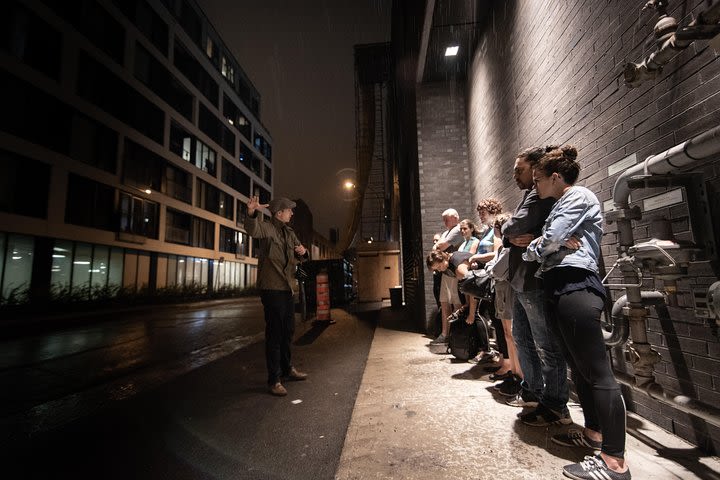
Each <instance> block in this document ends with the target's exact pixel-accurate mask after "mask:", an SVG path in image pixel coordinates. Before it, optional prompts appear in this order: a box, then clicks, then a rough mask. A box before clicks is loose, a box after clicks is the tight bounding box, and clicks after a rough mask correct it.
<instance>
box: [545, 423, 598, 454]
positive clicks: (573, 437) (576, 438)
mask: <svg viewBox="0 0 720 480" xmlns="http://www.w3.org/2000/svg"><path fill="white" fill-rule="evenodd" d="M552 441H553V443H556V444H558V445H562V446H563V447H582V448H592V449H594V450H600V447H602V442H601V441H599V440H593V439H591V438H590V437H588V436H587V435H585V433H584V431H583V429H582V428H571V429H569V430H568V431H567V432H565V433H559V434H557V435H553V436H552Z"/></svg>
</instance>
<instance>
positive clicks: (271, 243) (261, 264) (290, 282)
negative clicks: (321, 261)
mask: <svg viewBox="0 0 720 480" xmlns="http://www.w3.org/2000/svg"><path fill="white" fill-rule="evenodd" d="M245 228H246V229H247V233H248V235H250V236H251V237H255V238H259V239H260V252H259V255H258V257H259V258H258V276H257V287H258V288H259V289H260V290H289V291H291V292H292V291H293V290H294V288H293V287H294V286H295V283H296V281H295V267H296V265H297V263H298V259H299V258H300V257H299V256H298V255H297V254H296V253H295V247H296V246H298V245H300V240H298V238H297V236H296V235H295V232H294V231H293V229H292V228H291V227H290V226H289V225H287V224H286V223H283V222H280V221H278V220H277V219H275V218H272V219H271V220H270V221H267V222H261V221H260V220H259V219H258V216H257V212H255V215H253V216H250V215H248V217H247V218H246V219H245ZM307 255H308V254H307V253H306V254H305V256H307Z"/></svg>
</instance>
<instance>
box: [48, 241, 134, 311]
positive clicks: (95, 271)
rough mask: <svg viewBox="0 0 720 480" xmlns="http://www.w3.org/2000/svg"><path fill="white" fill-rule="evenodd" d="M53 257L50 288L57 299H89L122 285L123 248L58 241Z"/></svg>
mask: <svg viewBox="0 0 720 480" xmlns="http://www.w3.org/2000/svg"><path fill="white" fill-rule="evenodd" d="M52 257H53V258H52V269H51V276H50V288H51V292H52V294H53V296H55V297H64V296H66V295H69V296H70V298H73V297H74V298H77V297H81V298H85V299H89V298H93V297H95V296H97V295H98V294H101V295H102V294H103V293H105V289H106V288H108V287H114V289H117V288H118V287H120V286H121V285H122V274H123V263H124V261H123V257H124V252H123V249H121V248H115V247H107V246H105V245H91V244H87V243H79V242H71V241H67V240H56V241H55V245H54V247H53V255H52Z"/></svg>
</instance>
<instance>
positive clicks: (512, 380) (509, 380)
mask: <svg viewBox="0 0 720 480" xmlns="http://www.w3.org/2000/svg"><path fill="white" fill-rule="evenodd" d="M511 383H515V376H514V375H510V376H509V377H507V378H503V379H502V381H501V382H499V383H496V384H495V385H493V387H492V388H493V390H496V391H498V392H499V391H500V389H501V388H502V386H503V385H509V384H511Z"/></svg>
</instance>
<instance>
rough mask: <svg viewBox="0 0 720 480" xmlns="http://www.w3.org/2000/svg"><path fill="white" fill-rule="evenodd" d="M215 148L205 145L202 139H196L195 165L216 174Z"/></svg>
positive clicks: (213, 174)
mask: <svg viewBox="0 0 720 480" xmlns="http://www.w3.org/2000/svg"><path fill="white" fill-rule="evenodd" d="M216 156H217V154H216V153H215V150H213V149H212V148H210V147H208V146H207V145H205V144H204V143H203V142H201V141H200V140H197V139H196V140H195V166H196V167H198V168H199V169H200V170H202V171H204V172H207V173H209V174H210V175H212V176H213V177H214V176H215V158H216Z"/></svg>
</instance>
